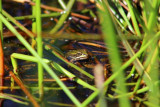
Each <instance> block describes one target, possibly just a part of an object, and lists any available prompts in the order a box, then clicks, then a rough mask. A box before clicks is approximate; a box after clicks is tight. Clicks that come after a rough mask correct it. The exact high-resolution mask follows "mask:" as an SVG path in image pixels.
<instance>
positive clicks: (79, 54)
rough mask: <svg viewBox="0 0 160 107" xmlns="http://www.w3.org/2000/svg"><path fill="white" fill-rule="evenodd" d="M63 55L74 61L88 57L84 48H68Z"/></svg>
mask: <svg viewBox="0 0 160 107" xmlns="http://www.w3.org/2000/svg"><path fill="white" fill-rule="evenodd" d="M65 57H66V58H67V59H68V60H69V61H70V62H71V63H75V62H77V61H80V60H86V59H88V58H89V55H88V53H87V50H86V49H76V50H69V51H68V52H66V54H65Z"/></svg>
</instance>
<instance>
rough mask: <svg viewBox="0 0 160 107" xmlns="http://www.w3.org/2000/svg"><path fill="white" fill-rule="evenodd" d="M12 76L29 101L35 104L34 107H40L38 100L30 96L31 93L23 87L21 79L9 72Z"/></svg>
mask: <svg viewBox="0 0 160 107" xmlns="http://www.w3.org/2000/svg"><path fill="white" fill-rule="evenodd" d="M9 74H10V76H11V77H12V78H13V79H14V81H15V82H16V83H17V84H18V85H19V86H20V87H21V89H22V90H23V92H24V93H25V94H26V95H27V96H28V98H29V100H30V101H31V103H32V104H33V106H34V107H40V106H39V104H38V103H37V102H36V100H35V99H34V98H33V96H32V95H31V94H30V92H29V91H28V90H27V88H26V87H25V86H24V85H23V83H22V82H21V81H20V80H19V78H18V77H17V76H16V75H15V74H14V73H13V72H11V71H10V72H9Z"/></svg>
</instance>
